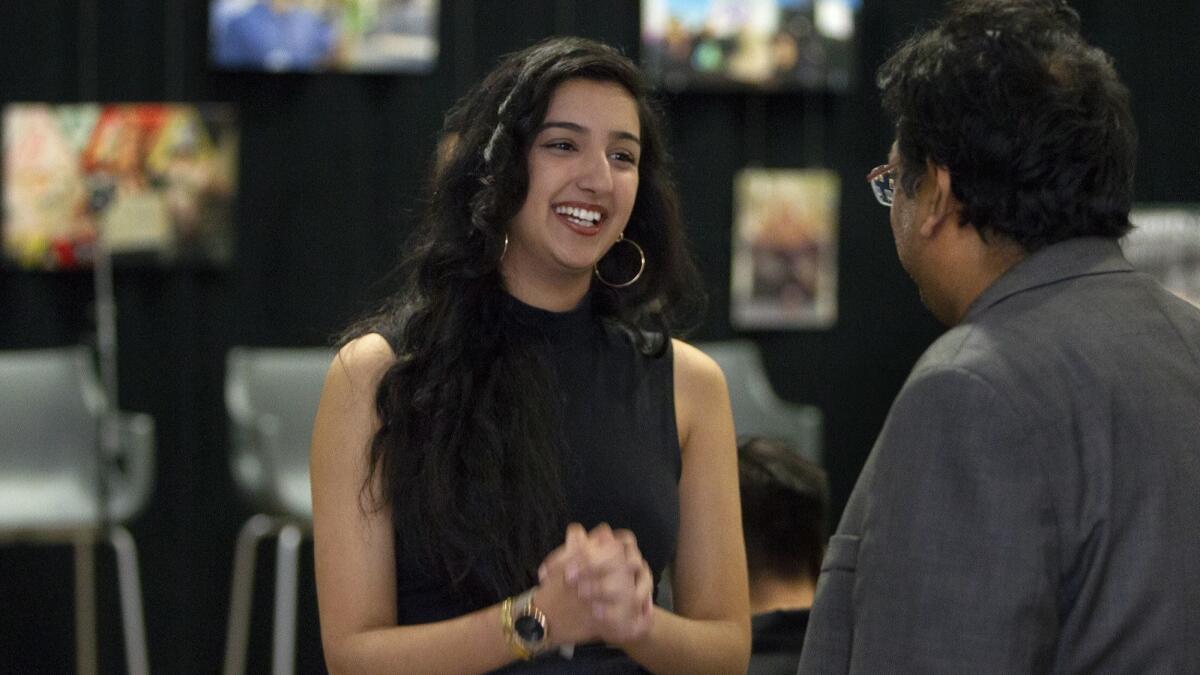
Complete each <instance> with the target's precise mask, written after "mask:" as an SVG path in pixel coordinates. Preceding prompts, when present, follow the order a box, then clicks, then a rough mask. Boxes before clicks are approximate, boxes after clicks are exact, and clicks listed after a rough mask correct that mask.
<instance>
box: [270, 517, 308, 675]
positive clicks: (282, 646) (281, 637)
mask: <svg viewBox="0 0 1200 675" xmlns="http://www.w3.org/2000/svg"><path fill="white" fill-rule="evenodd" d="M301 538H302V534H301V532H300V528H299V527H297V526H296V525H294V524H292V523H288V524H287V525H284V526H283V528H282V529H281V530H280V531H279V549H278V551H279V553H278V557H277V558H276V559H275V640H274V656H273V657H272V661H271V665H272V667H271V671H272V673H274V675H293V673H294V672H295V670H296V668H295V662H296V605H297V597H296V596H297V586H298V581H299V578H300V570H299V567H300V540H301Z"/></svg>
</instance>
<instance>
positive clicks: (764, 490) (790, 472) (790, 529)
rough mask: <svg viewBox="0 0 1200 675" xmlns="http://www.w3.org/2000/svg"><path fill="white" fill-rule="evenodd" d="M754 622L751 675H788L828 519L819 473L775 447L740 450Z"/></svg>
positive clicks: (749, 445)
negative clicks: (779, 674) (777, 674)
mask: <svg viewBox="0 0 1200 675" xmlns="http://www.w3.org/2000/svg"><path fill="white" fill-rule="evenodd" d="M738 476H739V479H740V481H741V492H742V529H743V531H744V532H745V537H746V560H747V564H748V567H749V572H750V612H751V614H752V615H753V617H752V619H751V620H752V622H753V647H752V649H751V656H750V671H749V672H750V673H751V675H767V674H768V673H787V675H793V674H794V673H795V672H796V666H797V665H798V664H799V662H800V647H801V646H802V645H803V643H804V631H805V629H806V628H807V627H808V612H809V608H810V607H811V606H812V601H813V591H814V590H815V588H816V583H817V575H818V574H819V573H820V571H821V557H822V554H823V553H824V549H825V531H826V528H825V522H826V520H827V518H828V512H829V484H828V481H827V480H826V478H825V472H824V471H822V470H821V468H820V467H818V466H817V465H816V464H813V463H812V462H810V461H808V460H806V459H803V458H801V457H800V456H799V455H798V454H797V453H796V452H795V451H793V450H791V449H790V448H788V447H787V446H786V445H784V444H783V443H781V442H779V441H774V440H770V439H766V438H759V437H753V436H752V437H748V438H746V439H745V440H744V441H743V442H742V443H740V444H739V445H738Z"/></svg>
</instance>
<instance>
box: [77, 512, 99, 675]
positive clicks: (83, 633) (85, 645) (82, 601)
mask: <svg viewBox="0 0 1200 675" xmlns="http://www.w3.org/2000/svg"><path fill="white" fill-rule="evenodd" d="M74 546H75V672H77V673H78V674H79V675H96V668H97V658H96V656H97V654H96V549H95V540H94V539H93V536H92V533H91V532H80V533H79V534H78V535H76V537H75V541H74Z"/></svg>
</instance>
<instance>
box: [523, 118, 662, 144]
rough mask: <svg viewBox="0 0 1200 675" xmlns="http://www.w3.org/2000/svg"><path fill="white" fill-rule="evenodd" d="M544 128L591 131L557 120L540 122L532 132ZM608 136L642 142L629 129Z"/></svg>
mask: <svg viewBox="0 0 1200 675" xmlns="http://www.w3.org/2000/svg"><path fill="white" fill-rule="evenodd" d="M546 129H566V130H567V131H573V132H575V133H578V134H587V133H591V129H588V128H587V127H585V126H583V125H582V124H576V123H575V122H559V121H557V120H548V121H546V122H545V123H543V124H542V126H540V127H538V128H537V131H536V132H534V133H535V134H540V133H542V132H543V131H545V130H546ZM609 137H611V138H618V139H622V140H626V141H633V142H634V143H637V144H638V145H641V144H642V140H641V139H640V138H638V137H637V134H634V133H632V132H629V131H614V132H612V133H610V134H609Z"/></svg>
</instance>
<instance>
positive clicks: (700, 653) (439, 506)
mask: <svg viewBox="0 0 1200 675" xmlns="http://www.w3.org/2000/svg"><path fill="white" fill-rule="evenodd" d="M446 119H447V121H446V126H445V132H446V134H447V136H448V137H452V138H453V141H452V142H447V143H445V144H443V145H442V146H441V148H442V149H441V153H442V154H441V155H440V156H439V158H438V161H437V169H436V171H435V174H434V176H433V178H432V181H431V192H430V195H429V199H428V204H429V206H428V211H427V213H426V215H425V218H424V221H423V227H422V229H421V230H420V231H419V232H418V233H417V234H416V237H415V239H414V241H413V242H412V243H411V245H410V249H409V250H411V251H412V254H411V256H410V257H409V259H408V260H407V261H406V262H405V266H404V278H405V279H406V280H407V283H406V285H405V287H404V288H403V290H402V291H401V292H400V293H399V294H397V295H396V296H395V298H394V299H393V301H392V303H391V304H390V306H389V307H387V308H386V309H384V310H383V311H381V312H379V313H378V314H375V315H373V316H370V317H368V318H366V319H364V320H363V321H362V322H360V323H358V324H356V325H354V326H353V327H351V328H350V330H349V331H348V332H347V334H346V338H345V340H344V342H343V346H342V348H341V350H340V352H339V354H338V356H337V358H336V359H335V360H334V363H333V364H332V366H331V367H330V370H329V374H328V377H327V380H326V385H325V391H324V393H323V395H322V400H321V405H320V409H319V411H318V413H317V422H316V426H315V429H314V433H313V446H312V486H313V513H314V536H315V540H316V573H317V589H318V594H319V599H320V614H321V630H322V639H323V642H324V647H325V654H326V659H327V662H328V665H329V668H330V670H331V671H332V672H342V671H355V672H390V671H394V670H395V669H396V664H403V669H404V670H407V671H412V672H446V673H449V672H463V673H467V672H481V671H486V670H492V669H498V668H504V667H507V668H512V669H517V670H521V671H522V672H564V671H566V672H581V673H582V672H605V673H619V672H643V671H644V670H652V671H682V672H690V673H702V672H717V673H729V672H738V671H744V669H745V667H746V661H747V658H748V655H749V609H748V593H747V590H746V570H745V558H744V553H743V551H742V544H741V536H742V535H741V524H740V523H741V520H740V513H739V503H738V493H737V464H736V451H735V447H734V436H733V422H732V416H731V413H730V409H729V401H728V396H727V394H726V389H725V383H724V378H723V376H722V374H721V371H720V369H719V368H718V367H717V366H716V364H715V363H713V362H712V360H711V359H708V358H707V357H705V356H703V355H702V354H701V353H700V352H699V351H697V350H696V349H694V348H692V347H690V346H688V345H686V344H685V343H683V342H680V341H678V340H675V339H672V337H671V334H672V330H673V329H674V328H676V327H678V326H680V325H681V321H683V320H684V319H686V317H688V316H690V313H691V311H692V310H694V309H695V307H693V306H691V305H689V303H690V302H692V301H693V300H694V299H695V298H696V297H697V296H698V295H699V293H698V292H697V291H698V288H699V282H698V280H697V275H696V272H695V270H694V268H693V265H692V262H691V260H690V259H689V258H688V256H687V255H686V246H685V242H684V240H683V234H682V230H683V228H682V223H681V218H680V214H679V205H678V198H677V197H676V194H675V192H674V188H673V186H672V185H671V182H670V180H669V178H668V176H667V170H666V153H665V150H664V148H663V145H662V133H661V131H660V124H659V121H658V120H659V118H658V115H657V113H656V111H655V109H654V108H653V107H652V106H651V104H650V101H649V98H648V96H647V92H646V89H645V87H644V85H643V82H642V78H641V74H640V73H639V72H638V70H637V68H636V66H634V65H633V63H632V62H631V61H629V59H627V58H625V57H623V56H621V55H620V54H619V53H617V52H616V51H615V50H613V49H611V48H609V47H606V46H604V45H601V44H598V43H595V42H591V41H587V40H581V39H576V38H559V39H553V40H549V41H546V42H543V43H540V44H538V45H535V46H534V47H531V48H529V49H527V50H524V51H522V52H518V53H516V54H513V55H511V56H509V57H508V58H506V59H505V60H504V61H503V62H502V63H501V64H500V65H499V66H498V67H497V68H496V70H495V71H493V72H492V73H491V74H490V75H489V76H488V77H487V78H486V79H485V80H484V81H483V82H482V83H481V84H480V85H479V86H478V87H477V88H475V89H474V90H473V91H471V92H470V93H468V94H467V96H466V97H464V98H463V99H462V100H461V101H460V102H459V103H458V104H457V105H456V106H455V108H454V109H453V110H451V111H450V113H449V115H447V118H446ZM630 253H633V255H632V256H631V255H630ZM668 566H670V567H671V571H672V584H673V591H674V609H675V611H674V612H669V611H667V610H665V609H662V608H658V607H656V606H655V605H654V602H653V593H654V589H655V588H656V586H657V581H658V579H659V578H660V576H661V575H662V573H663V571H664V570H666V569H667V567H668ZM463 645H471V649H469V650H465V649H463V648H462V647H463ZM572 657H573V658H572ZM568 659H570V660H568Z"/></svg>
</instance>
